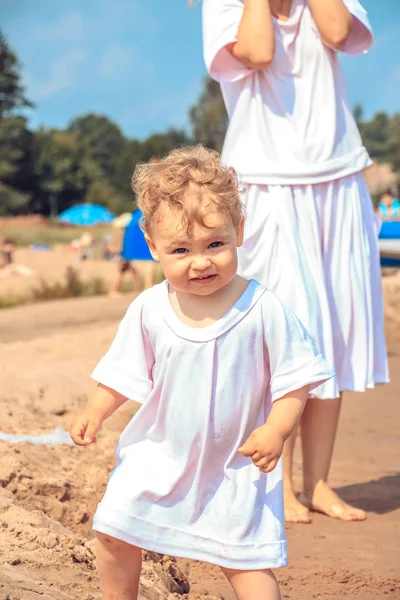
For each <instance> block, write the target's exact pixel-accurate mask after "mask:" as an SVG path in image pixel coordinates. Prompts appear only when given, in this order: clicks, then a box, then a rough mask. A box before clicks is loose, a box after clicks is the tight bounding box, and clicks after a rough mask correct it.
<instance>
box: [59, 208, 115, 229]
mask: <svg viewBox="0 0 400 600" xmlns="http://www.w3.org/2000/svg"><path fill="white" fill-rule="evenodd" d="M57 218H58V220H59V221H60V223H68V224H69V225H86V226H90V225H98V224H100V223H110V222H111V221H113V220H114V218H115V215H113V213H112V212H110V211H109V210H108V208H105V207H104V206H100V204H76V205H75V206H71V208H67V210H64V211H63V212H62V213H60V214H59V215H58V217H57Z"/></svg>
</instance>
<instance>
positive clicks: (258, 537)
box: [92, 281, 333, 570]
mask: <svg viewBox="0 0 400 600" xmlns="http://www.w3.org/2000/svg"><path fill="white" fill-rule="evenodd" d="M332 375H333V373H332V371H331V370H330V368H329V367H328V365H327V363H326V362H325V360H324V358H323V357H322V355H321V354H319V353H318V352H317V350H316V348H315V346H314V344H313V343H312V341H311V338H310V337H309V336H308V334H307V332H306V331H305V329H304V328H303V326H302V325H301V323H300V321H299V320H298V319H297V317H296V316H295V315H294V314H293V313H292V312H291V311H290V310H288V309H287V308H285V307H284V305H283V304H282V303H281V302H280V301H279V300H278V299H277V297H276V296H275V295H274V294H272V293H271V292H269V291H267V290H266V289H265V288H264V287H262V286H261V285H260V284H258V283H257V282H255V281H251V282H250V283H249V285H248V287H247V289H246V291H245V292H244V293H243V295H242V296H241V298H240V299H239V300H238V301H237V302H236V304H235V305H234V306H233V307H232V308H231V309H230V310H229V311H228V313H227V314H226V315H225V316H224V317H222V318H221V319H219V320H218V321H217V322H216V323H214V324H213V325H210V326H208V327H204V328H200V329H196V328H192V327H188V326H186V325H184V324H183V323H182V322H181V321H180V320H179V318H178V317H177V316H176V314H175V312H174V310H173V309H172V306H171V304H170V301H169V297H168V287H167V283H165V282H164V283H162V284H160V285H158V286H155V287H154V288H151V289H150V290H147V291H146V292H144V293H143V294H141V295H140V296H139V297H138V298H137V299H136V300H135V301H134V302H133V303H132V305H131V306H130V308H129V309H128V312H127V314H126V316H125V318H124V319H123V321H122V322H121V324H120V327H119V329H118V332H117V335H116V337H115V339H114V341H113V343H112V345H111V347H110V349H109V351H108V352H107V354H106V355H105V356H104V357H103V359H102V360H101V361H100V363H99V364H98V366H97V367H96V369H95V370H94V372H93V374H92V376H93V378H94V379H95V380H96V381H98V382H100V383H103V384H104V385H107V386H109V387H110V388H112V389H114V390H116V391H118V392H120V393H121V394H123V395H125V396H127V397H129V398H132V399H135V400H137V401H138V402H141V403H143V406H142V407H141V408H140V410H139V411H138V413H137V414H136V415H135V417H134V418H133V419H132V420H131V422H130V423H129V424H128V425H127V427H126V428H125V430H124V431H123V433H122V435H121V438H120V440H119V444H118V447H117V458H118V463H117V467H116V468H115V470H114V471H113V473H112V475H111V478H110V481H109V483H108V486H107V490H106V492H105V496H104V498H103V500H102V501H101V502H100V504H99V505H98V509H97V511H96V514H95V517H94V524H93V527H94V529H95V530H97V531H100V532H103V533H105V534H108V535H110V536H113V537H116V538H118V539H121V540H124V541H126V542H128V543H131V544H133V545H136V546H138V547H141V548H144V549H147V550H153V551H157V552H161V553H165V554H169V555H174V556H183V557H186V558H191V559H199V560H203V561H208V562H212V563H214V564H218V565H221V566H224V567H228V568H233V569H235V568H236V569H244V570H247V569H262V568H275V567H281V566H284V565H286V563H287V555H286V541H285V531H284V519H283V498H282V494H283V490H282V468H281V463H280V462H279V463H278V466H277V467H276V468H275V469H274V471H273V472H272V473H269V474H264V473H260V472H259V470H258V469H257V468H256V467H255V466H254V465H253V464H252V462H251V460H250V459H249V458H244V457H243V456H242V455H241V454H240V453H239V452H238V448H240V446H241V445H242V444H243V442H244V441H245V440H246V439H247V437H248V436H249V435H250V433H251V432H252V431H253V430H254V429H255V428H256V427H258V426H260V425H262V424H264V423H265V422H266V420H267V417H268V414H269V411H270V409H271V404H272V402H274V401H275V400H277V399H279V398H281V397H282V396H283V395H285V394H287V393H288V392H290V391H293V390H295V389H298V388H300V387H302V386H304V385H307V384H310V385H311V387H312V388H314V387H315V386H317V385H319V384H320V383H321V381H324V380H326V379H327V378H329V377H331V376H332Z"/></svg>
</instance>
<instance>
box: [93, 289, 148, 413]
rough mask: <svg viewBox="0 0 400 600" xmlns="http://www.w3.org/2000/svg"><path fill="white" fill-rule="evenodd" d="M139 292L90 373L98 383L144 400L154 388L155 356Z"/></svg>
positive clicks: (139, 400) (137, 400) (130, 396)
mask: <svg viewBox="0 0 400 600" xmlns="http://www.w3.org/2000/svg"><path fill="white" fill-rule="evenodd" d="M144 296H145V293H144V294H141V296H139V297H138V298H136V299H135V300H134V301H133V302H132V304H131V305H130V307H129V309H128V311H127V313H126V315H125V317H124V318H123V319H122V321H121V323H120V325H119V327H118V331H117V334H116V336H115V338H114V340H113V342H112V344H111V346H110V348H109V350H108V351H107V353H106V354H105V355H104V356H103V358H102V359H101V360H100V362H99V363H98V365H97V366H96V368H95V369H94V371H93V373H92V375H91V376H92V378H93V379H94V380H95V381H97V382H98V383H102V384H103V385H106V386H107V387H109V388H111V389H113V390H115V391H116V392H118V393H119V394H122V395H123V396H126V397H127V398H130V399H131V400H136V402H140V403H143V402H144V401H145V400H146V398H147V397H148V395H149V393H150V392H151V390H152V388H153V381H152V368H153V364H154V356H153V352H152V349H151V345H150V342H149V339H148V336H147V332H146V328H145V326H144V323H143V321H144V319H143V308H144V303H143V297H144Z"/></svg>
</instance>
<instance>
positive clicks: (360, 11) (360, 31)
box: [340, 0, 374, 54]
mask: <svg viewBox="0 0 400 600" xmlns="http://www.w3.org/2000/svg"><path fill="white" fill-rule="evenodd" d="M343 2H344V4H345V5H346V6H347V8H348V10H349V12H350V13H351V14H352V15H353V17H354V19H353V28H352V31H351V33H350V36H349V39H348V40H347V41H346V43H345V44H344V46H343V47H342V48H341V49H340V51H341V52H344V53H345V54H365V53H366V52H368V51H369V50H370V49H371V47H372V44H373V42H374V36H373V33H372V28H371V25H370V22H369V19H368V14H367V11H366V10H365V9H364V8H363V7H362V6H361V4H360V3H359V2H358V0H343Z"/></svg>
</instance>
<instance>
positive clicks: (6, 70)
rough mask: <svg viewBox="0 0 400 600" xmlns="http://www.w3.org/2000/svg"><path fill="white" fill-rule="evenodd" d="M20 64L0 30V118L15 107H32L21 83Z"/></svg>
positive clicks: (8, 114) (7, 114)
mask: <svg viewBox="0 0 400 600" xmlns="http://www.w3.org/2000/svg"><path fill="white" fill-rule="evenodd" d="M20 70H21V65H20V64H19V62H18V59H17V57H16V55H15V53H14V52H13V50H12V49H11V48H10V46H9V44H8V42H7V40H6V38H5V36H4V34H3V33H2V32H1V31H0V119H3V118H5V117H8V116H10V115H12V114H14V113H15V110H16V109H20V108H27V107H32V106H33V104H32V103H31V102H29V100H28V99H27V98H26V97H25V90H24V87H23V85H22V84H21V76H20Z"/></svg>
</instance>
